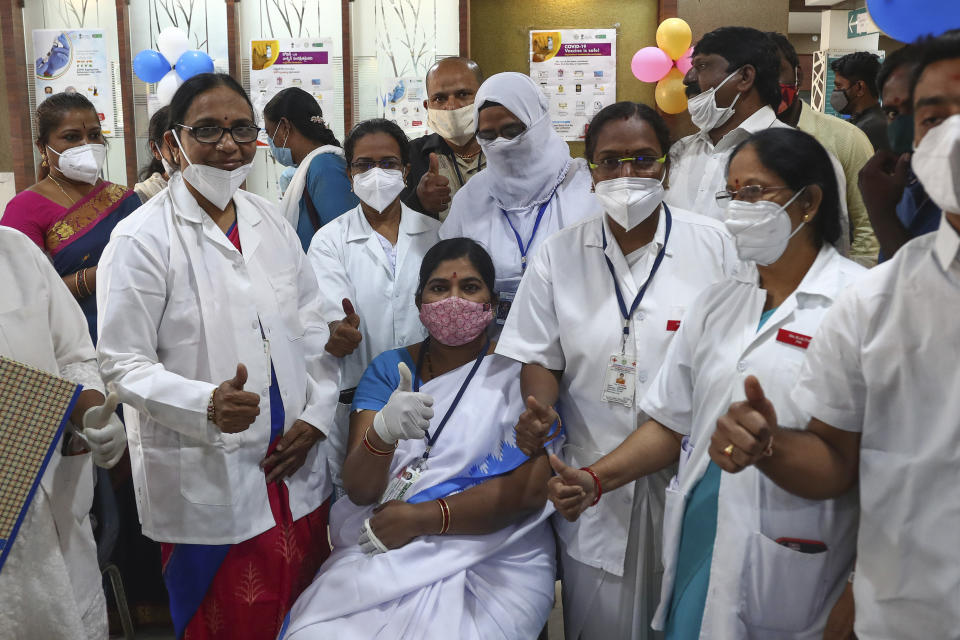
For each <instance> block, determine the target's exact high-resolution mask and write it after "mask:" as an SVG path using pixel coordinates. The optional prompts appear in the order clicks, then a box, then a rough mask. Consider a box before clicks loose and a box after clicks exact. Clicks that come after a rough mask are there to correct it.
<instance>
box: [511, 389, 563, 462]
mask: <svg viewBox="0 0 960 640" xmlns="http://www.w3.org/2000/svg"><path fill="white" fill-rule="evenodd" d="M557 418H558V416H557V412H556V411H554V409H553V407H549V406H545V405H543V404H540V402H538V401H537V399H536V398H534V397H533V396H529V397H527V410H526V411H524V412H523V413H521V414H520V418H518V419H517V426H516V427H515V430H516V432H517V447H518V448H519V449H520V451H523V452H524V453H525V454H527V455H528V456H532V455H533V454H534V452H535V451H537V450H539V449H540V447H542V446H543V445H544V444H545V443H546V441H547V436H548V434H549V433H550V427H551V426H553V423H554V422H556V421H557Z"/></svg>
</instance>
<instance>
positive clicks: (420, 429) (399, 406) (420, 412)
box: [373, 362, 433, 446]
mask: <svg viewBox="0 0 960 640" xmlns="http://www.w3.org/2000/svg"><path fill="white" fill-rule="evenodd" d="M397 371H398V372H399V373H400V382H399V384H397V388H396V389H395V390H394V392H393V393H392V394H390V399H389V400H388V401H387V404H386V405H385V406H384V407H383V409H381V410H380V411H378V412H377V415H376V416H374V418H373V430H374V431H375V432H376V433H377V435H378V436H379V437H380V439H381V440H383V442H384V443H385V444H387V445H390V446H392V445H393V444H395V443H396V442H397V440H416V439H419V438H423V437H424V436H425V435H426V433H427V429H429V428H430V419H431V418H433V396H431V395H430V394H429V393H420V392H414V391H412V388H413V385H412V383H411V381H412V376H411V375H410V368H409V367H408V366H407V365H406V364H404V363H403V362H401V363H400V364H398V365H397Z"/></svg>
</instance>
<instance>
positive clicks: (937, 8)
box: [867, 0, 960, 42]
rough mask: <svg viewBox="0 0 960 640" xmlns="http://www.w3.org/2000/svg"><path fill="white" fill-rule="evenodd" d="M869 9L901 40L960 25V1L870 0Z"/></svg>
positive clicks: (938, 33)
mask: <svg viewBox="0 0 960 640" xmlns="http://www.w3.org/2000/svg"><path fill="white" fill-rule="evenodd" d="M867 11H868V12H869V13H870V17H871V18H873V21H874V22H876V23H877V26H878V27H880V30H881V31H883V32H884V33H885V34H887V35H888V36H890V37H891V38H893V39H894V40H899V41H900V42H913V41H914V40H916V39H917V38H919V37H921V36H927V35H934V36H938V35H940V34H941V33H943V32H944V31H947V30H948V29H956V28H957V27H960V2H957V0H867Z"/></svg>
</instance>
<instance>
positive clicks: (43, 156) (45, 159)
mask: <svg viewBox="0 0 960 640" xmlns="http://www.w3.org/2000/svg"><path fill="white" fill-rule="evenodd" d="M40 157H41V158H43V161H42V162H41V163H40V166H41V167H44V168H46V166H47V156H46V155H42V156H40Z"/></svg>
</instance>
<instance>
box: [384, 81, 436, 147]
mask: <svg viewBox="0 0 960 640" xmlns="http://www.w3.org/2000/svg"><path fill="white" fill-rule="evenodd" d="M426 99H427V87H426V84H425V81H424V79H423V78H416V77H411V76H406V77H402V78H397V77H386V78H383V79H382V80H381V84H380V115H381V117H384V118H386V119H387V120H393V121H394V122H396V123H397V124H398V125H400V128H401V129H403V132H404V133H406V134H407V137H408V138H410V139H411V140H412V139H413V138H419V137H420V136H422V135H424V134H425V133H429V132H428V131H427V112H426V110H425V109H424V108H423V101H424V100H426Z"/></svg>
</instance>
